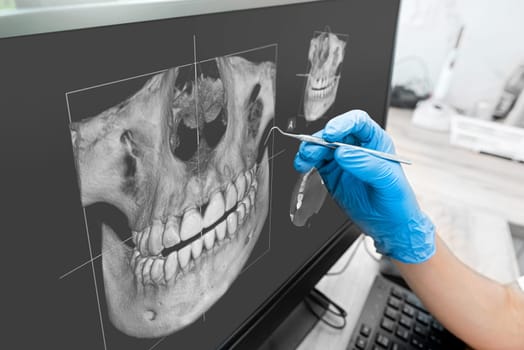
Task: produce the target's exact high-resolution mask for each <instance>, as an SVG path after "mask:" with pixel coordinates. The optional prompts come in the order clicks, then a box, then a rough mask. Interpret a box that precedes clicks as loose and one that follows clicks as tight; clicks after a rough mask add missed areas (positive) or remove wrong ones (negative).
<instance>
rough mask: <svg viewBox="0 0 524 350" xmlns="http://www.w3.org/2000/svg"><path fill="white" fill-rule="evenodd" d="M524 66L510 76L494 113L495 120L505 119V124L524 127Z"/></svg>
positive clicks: (520, 66)
mask: <svg viewBox="0 0 524 350" xmlns="http://www.w3.org/2000/svg"><path fill="white" fill-rule="evenodd" d="M523 90H524V64H520V65H519V66H518V67H517V68H516V69H515V70H514V71H513V72H512V73H511V75H510V77H509V78H508V81H507V82H506V85H505V86H504V90H503V91H502V94H501V96H500V98H499V102H498V103H497V106H496V107H495V111H494V112H493V119H495V120H501V119H504V124H507V125H512V126H519V127H524V100H523V98H522V96H523V94H522V91H523Z"/></svg>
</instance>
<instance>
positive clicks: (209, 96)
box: [70, 56, 276, 338]
mask: <svg viewBox="0 0 524 350" xmlns="http://www.w3.org/2000/svg"><path fill="white" fill-rule="evenodd" d="M195 70H196V72H195ZM275 74H276V64H275V62H271V61H261V62H251V61H249V60H247V59H245V58H243V57H240V56H223V57H218V58H216V59H213V60H208V61H206V62H201V63H196V64H189V65H187V66H181V67H175V68H172V69H169V70H166V71H164V72H162V73H159V74H156V75H154V76H153V77H152V78H151V79H149V81H147V83H145V85H144V86H143V87H142V88H141V89H140V90H139V91H137V92H136V93H135V94H134V95H133V96H131V97H129V98H128V99H126V100H125V101H122V102H121V103H119V104H118V105H116V106H114V107H112V108H109V109H107V110H105V111H103V112H102V113H100V114H99V115H96V116H94V117H91V118H86V119H82V120H80V121H77V122H74V123H72V124H71V125H70V128H71V133H72V140H73V148H74V154H75V159H76V164H77V171H78V177H79V182H80V190H81V199H82V205H83V206H84V207H87V206H89V205H91V204H94V203H100V202H102V203H107V204H110V205H111V206H114V207H116V208H118V209H119V210H120V211H121V212H122V213H123V214H124V215H125V217H126V218H127V222H128V226H129V228H130V229H131V233H130V235H131V236H132V240H130V241H128V242H125V243H126V244H123V242H122V239H121V238H119V236H118V235H117V234H116V233H115V232H114V231H113V229H112V228H111V227H110V226H109V225H105V224H103V226H102V269H103V280H104V289H105V295H106V301H107V307H108V313H109V318H110V320H111V322H112V323H113V325H114V326H115V327H116V328H118V329H119V330H121V331H122V332H124V333H126V334H128V335H130V336H134V337H140V338H152V337H161V336H165V335H168V334H171V333H173V332H176V331H178V330H179V329H181V328H183V327H185V326H186V325H188V324H190V323H192V322H194V321H195V320H196V319H198V318H199V317H200V316H201V315H202V314H203V313H204V312H205V311H206V310H208V309H209V308H210V307H211V306H212V305H213V304H214V303H215V302H216V301H217V300H218V299H219V298H220V297H221V296H222V295H223V294H224V293H225V292H226V291H227V289H228V288H229V287H230V286H231V284H232V283H233V281H234V280H235V278H236V277H237V276H238V275H239V273H240V272H241V270H242V268H243V266H244V264H245V263H246V261H247V259H248V258H249V256H250V254H251V251H252V250H253V247H254V245H255V243H256V241H257V239H258V237H259V235H260V232H261V230H262V228H263V226H264V223H265V221H266V218H267V216H268V206H269V164H268V150H267V149H266V148H265V147H263V145H262V144H263V141H261V139H262V134H263V132H264V130H265V129H266V127H267V126H268V124H270V123H271V122H272V121H273V118H274V108H275ZM88 219H89V218H88ZM131 241H132V243H131Z"/></svg>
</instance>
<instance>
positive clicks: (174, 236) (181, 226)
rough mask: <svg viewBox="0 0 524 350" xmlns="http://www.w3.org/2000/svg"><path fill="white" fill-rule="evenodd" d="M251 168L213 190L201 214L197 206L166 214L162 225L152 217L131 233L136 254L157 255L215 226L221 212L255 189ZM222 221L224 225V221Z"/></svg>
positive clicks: (253, 171) (255, 181)
mask: <svg viewBox="0 0 524 350" xmlns="http://www.w3.org/2000/svg"><path fill="white" fill-rule="evenodd" d="M255 167H256V166H255ZM255 167H253V168H252V169H249V170H247V171H246V172H244V173H243V174H240V175H239V176H238V177H237V178H236V180H235V181H234V183H230V184H228V186H227V187H226V189H225V190H224V191H217V192H215V193H214V194H213V195H212V196H211V198H210V200H209V204H208V205H207V208H206V211H205V213H204V215H203V216H202V215H201V213H200V211H199V210H198V209H196V208H195V209H190V210H188V211H186V212H185V213H184V215H183V216H182V217H180V216H170V217H169V218H168V220H167V222H166V223H165V224H164V223H162V221H160V220H154V221H153V225H151V226H150V227H147V228H146V229H145V230H143V231H141V232H133V243H135V246H136V247H137V248H138V250H139V251H140V254H141V255H142V256H147V255H158V254H160V253H161V252H162V250H163V249H164V248H169V247H172V246H174V245H175V244H177V243H180V242H181V241H185V240H188V239H190V238H191V237H193V236H195V235H198V234H200V233H201V232H202V231H203V230H205V229H206V228H208V227H210V226H213V225H215V224H216V223H217V221H218V220H219V219H220V218H222V216H224V213H225V212H227V211H229V210H231V209H232V208H233V207H234V206H235V205H236V204H237V203H240V202H241V201H242V200H243V199H245V197H248V196H249V194H250V188H252V187H253V188H254V189H255V190H256V188H257V186H258V183H257V180H256V176H255V171H256V169H255ZM253 195H254V193H253ZM223 224H224V225H225V224H226V223H225V220H224V222H223ZM221 225H222V223H220V224H218V225H217V227H216V228H217V229H218V230H219V231H220V230H221V229H222V228H221ZM222 226H223V225H222Z"/></svg>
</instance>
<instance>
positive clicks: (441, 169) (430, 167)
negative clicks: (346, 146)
mask: <svg viewBox="0 0 524 350" xmlns="http://www.w3.org/2000/svg"><path fill="white" fill-rule="evenodd" d="M410 120H411V113H410V112H409V111H403V110H398V109H391V110H390V115H389V120H388V129H387V130H388V132H389V133H390V134H391V135H392V137H393V140H394V141H395V145H396V147H397V151H398V153H399V154H402V155H403V156H405V157H408V158H410V159H412V160H413V161H414V164H413V165H411V166H409V167H404V169H405V171H406V174H407V176H408V178H409V180H410V182H411V183H412V185H413V187H414V189H415V192H416V193H417V196H418V199H419V201H420V203H421V206H422V208H423V209H424V210H425V211H426V212H427V213H428V214H429V215H430V216H431V217H432V218H433V220H434V222H435V223H436V225H437V227H438V230H439V234H440V235H441V237H442V238H443V239H444V240H445V241H446V243H447V244H448V245H449V246H450V248H451V249H452V250H453V251H454V253H455V254H456V255H457V256H458V257H459V258H460V259H461V260H462V261H464V262H465V263H466V264H468V265H469V266H471V267H472V268H474V269H475V270H477V271H479V272H480V273H482V274H484V275H487V276H489V277H491V278H493V279H496V280H498V281H501V282H503V283H506V282H509V281H512V280H514V279H516V277H517V276H518V275H519V273H520V272H519V270H518V265H517V262H516V258H515V251H514V249H513V243H512V240H511V236H510V233H509V228H508V226H507V222H508V220H510V221H513V222H516V223H519V224H524V222H522V220H524V218H522V212H524V188H523V186H522V183H524V164H520V163H515V162H512V161H508V160H504V159H499V158H496V157H493V156H488V155H481V154H476V153H473V152H469V151H466V150H463V149H458V148H454V147H451V146H450V145H449V144H448V135H447V134H446V133H439V132H432V131H427V130H423V129H419V128H417V127H415V126H413V125H411V121H410ZM519 184H520V185H519ZM369 247H371V249H368V250H371V251H373V250H374V249H373V248H372V245H371V246H370V245H368V248H369ZM355 249H356V252H355V255H354V256H353V259H352V261H351V264H350V265H349V266H348V268H347V269H346V270H345V271H344V273H343V274H340V275H337V276H326V277H324V278H323V279H322V280H321V281H320V282H319V283H318V285H317V287H318V288H319V289H320V290H321V291H323V292H324V293H325V294H326V295H328V296H329V297H330V298H332V299H333V300H334V301H335V302H336V303H338V304H340V305H341V306H342V307H344V308H345V309H346V311H347V312H348V318H347V325H346V327H345V328H344V329H343V330H335V329H332V328H329V327H328V326H326V325H325V324H324V323H322V322H319V323H318V324H317V325H316V326H315V327H314V328H313V330H312V331H311V332H310V333H309V334H308V336H307V337H306V338H305V339H304V341H303V342H302V344H301V345H300V346H299V347H298V349H300V350H309V349H312V350H313V349H329V350H339V349H340V350H345V349H346V346H347V343H348V342H349V339H350V337H351V334H352V332H353V328H354V327H355V323H356V322H357V320H358V317H359V315H360V312H361V310H362V307H363V306H364V302H365V300H366V297H367V294H368V291H369V289H370V287H371V284H372V282H373V280H374V278H375V275H376V274H377V272H378V262H377V261H376V260H375V258H374V257H372V255H370V254H369V252H368V251H366V246H365V244H360V245H359V246H358V247H357V246H356V244H354V245H353V246H352V247H351V248H350V249H349V250H348V251H347V252H346V253H345V254H344V255H343V256H342V257H341V258H340V260H339V261H338V262H337V263H336V264H335V266H333V268H332V269H331V271H339V269H340V268H341V267H343V266H344V265H345V263H346V262H347V259H348V258H349V257H350V256H351V254H352V253H353V251H354V250H355ZM523 273H524V271H523Z"/></svg>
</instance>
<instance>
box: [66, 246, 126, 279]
mask: <svg viewBox="0 0 524 350" xmlns="http://www.w3.org/2000/svg"><path fill="white" fill-rule="evenodd" d="M132 238H133V237H129V238H126V239H125V240H123V241H122V242H119V244H125V243H126V242H127V241H129V240H130V239H132ZM117 247H118V244H117V245H114V246H112V247H111V248H109V249H105V250H102V252H101V253H100V254H98V255H97V256H95V257H94V258H92V259H89V260H87V261H86V262H84V263H82V264H80V265H78V266H77V267H75V268H73V269H71V270H69V271H68V272H66V273H64V274H63V275H62V276H60V277H58V279H59V280H61V279H62V278H64V277H67V276H69V275H70V274H72V273H73V272H75V271H76V270H78V269H80V268H82V267H84V266H86V265H87V264H89V263H90V262H93V261H95V260H97V259H99V258H100V257H101V256H102V254H104V253H108V252H110V251H113V250H114V249H116V248H117Z"/></svg>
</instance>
